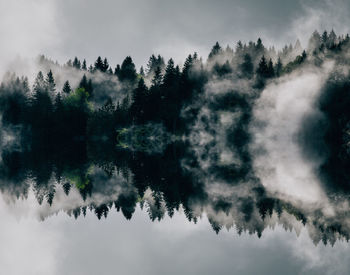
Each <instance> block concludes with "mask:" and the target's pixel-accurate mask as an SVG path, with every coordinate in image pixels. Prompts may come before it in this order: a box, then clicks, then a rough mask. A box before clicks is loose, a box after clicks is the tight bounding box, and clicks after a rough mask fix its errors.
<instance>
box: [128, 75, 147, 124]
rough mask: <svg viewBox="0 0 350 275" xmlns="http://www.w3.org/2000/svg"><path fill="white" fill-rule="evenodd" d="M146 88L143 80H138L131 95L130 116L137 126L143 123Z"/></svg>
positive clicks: (144, 118) (144, 119)
mask: <svg viewBox="0 0 350 275" xmlns="http://www.w3.org/2000/svg"><path fill="white" fill-rule="evenodd" d="M147 93H148V90H147V86H146V85H145V81H144V80H143V78H140V80H139V83H138V85H137V88H136V89H134V90H133V93H132V105H131V108H130V109H131V114H132V117H133V120H134V121H135V123H137V124H142V123H145V121H146V108H147V104H148V102H147Z"/></svg>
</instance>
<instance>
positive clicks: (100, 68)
mask: <svg viewBox="0 0 350 275" xmlns="http://www.w3.org/2000/svg"><path fill="white" fill-rule="evenodd" d="M97 70H98V71H100V72H103V70H104V63H103V61H102V58H101V56H99V57H97V60H96V62H95V67H94V71H97Z"/></svg>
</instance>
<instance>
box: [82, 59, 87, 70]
mask: <svg viewBox="0 0 350 275" xmlns="http://www.w3.org/2000/svg"><path fill="white" fill-rule="evenodd" d="M81 68H82V70H84V71H86V70H87V67H86V60H85V59H84V60H83V64H82V65H81Z"/></svg>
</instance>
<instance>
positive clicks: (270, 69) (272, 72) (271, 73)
mask: <svg viewBox="0 0 350 275" xmlns="http://www.w3.org/2000/svg"><path fill="white" fill-rule="evenodd" d="M274 76H275V70H274V68H273V63H272V59H271V58H270V60H269V63H268V65H267V77H274Z"/></svg>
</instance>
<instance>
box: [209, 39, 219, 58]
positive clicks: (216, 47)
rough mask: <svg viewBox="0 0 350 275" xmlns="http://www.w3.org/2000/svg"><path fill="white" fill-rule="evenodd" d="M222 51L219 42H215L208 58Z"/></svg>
mask: <svg viewBox="0 0 350 275" xmlns="http://www.w3.org/2000/svg"><path fill="white" fill-rule="evenodd" d="M221 53H222V48H221V46H220V44H219V42H216V43H215V45H214V46H213V48H212V49H211V51H210V53H209V56H208V59H209V60H211V59H213V58H214V57H215V56H217V55H219V54H221Z"/></svg>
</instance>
